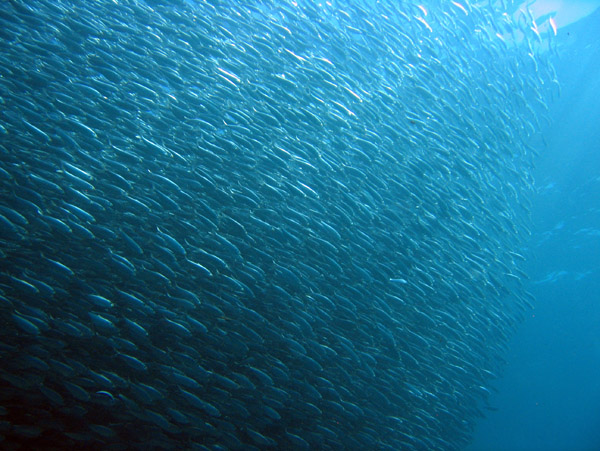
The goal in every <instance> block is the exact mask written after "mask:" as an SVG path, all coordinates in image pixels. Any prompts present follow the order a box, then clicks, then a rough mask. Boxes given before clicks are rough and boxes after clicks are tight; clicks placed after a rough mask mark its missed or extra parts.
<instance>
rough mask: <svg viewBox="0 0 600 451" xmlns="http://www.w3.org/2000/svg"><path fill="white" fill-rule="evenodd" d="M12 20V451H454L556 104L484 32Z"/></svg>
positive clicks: (512, 288)
mask: <svg viewBox="0 0 600 451" xmlns="http://www.w3.org/2000/svg"><path fill="white" fill-rule="evenodd" d="M333 3H334V5H333V6H332V5H331V4H330V3H322V4H320V3H319V4H318V3H316V2H312V1H298V2H291V1H290V2H288V1H281V0H277V1H272V2H270V1H268V0H264V1H258V2H254V1H244V2H239V4H238V2H233V1H229V2H225V1H223V2H221V1H214V2H207V1H164V2H163V1H150V0H147V1H141V0H139V1H135V0H114V1H101V0H96V1H91V0H90V1H88V0H86V1H84V0H81V1H68V0H28V1H25V0H23V1H16V0H15V1H9V2H7V1H4V2H2V6H1V7H0V39H1V42H0V44H1V45H0V86H1V89H0V95H1V98H0V102H1V104H2V109H1V110H0V118H1V119H0V120H1V123H0V124H1V125H0V140H1V141H0V153H1V161H0V164H1V165H0V190H1V198H0V244H1V254H0V257H1V262H2V264H1V271H0V293H1V296H0V301H1V302H0V304H1V309H0V337H1V338H0V351H1V362H2V364H1V367H0V406H1V407H0V437H1V439H2V440H3V444H2V446H3V447H4V448H6V449H19V448H22V449H43V448H57V449H71V448H72V449H102V450H108V449H112V450H117V449H137V448H140V449H142V448H143V449H248V450H249V449H267V448H279V449H288V450H291V449H309V448H312V449H342V448H346V449H390V450H391V449H393V450H400V449H459V448H461V447H462V446H464V445H465V444H466V443H468V441H469V437H470V434H471V432H472V428H473V424H474V421H475V420H476V419H477V417H478V416H480V415H481V411H480V408H481V407H482V403H483V402H484V399H485V397H486V394H487V393H488V389H489V384H490V380H491V379H492V378H493V377H494V373H496V372H497V370H498V362H499V360H501V355H502V353H503V352H504V347H505V344H506V342H507V339H508V337H509V336H510V334H511V332H512V330H513V327H514V325H515V324H516V323H517V322H518V321H519V319H520V318H521V317H522V316H523V315H524V312H525V311H526V309H527V305H528V304H529V300H528V295H527V294H526V293H525V292H524V290H523V287H522V282H521V279H522V276H523V275H522V273H521V272H520V271H519V268H518V266H519V260H521V259H522V258H523V257H522V256H521V254H520V250H521V247H522V245H523V242H524V239H525V238H526V237H527V235H528V233H529V232H528V204H527V202H528V196H529V194H530V192H531V190H532V180H531V176H530V170H531V168H532V162H533V159H534V157H533V155H532V151H531V149H529V148H528V147H527V144H526V143H527V139H528V138H529V137H530V136H531V135H532V134H533V133H534V132H535V131H536V128H537V127H538V122H539V121H540V119H541V118H543V117H544V116H543V114H544V108H545V102H546V98H547V97H548V95H549V93H550V92H551V90H552V89H554V88H553V86H554V84H555V83H554V81H555V80H554V76H553V73H552V68H551V66H550V65H549V64H548V63H547V58H546V57H545V56H544V53H542V51H541V48H542V44H544V42H546V41H544V40H543V39H545V38H544V36H539V32H538V31H537V29H536V28H535V27H532V26H531V24H526V23H516V24H513V23H512V22H511V18H510V17H511V16H510V15H508V14H504V15H503V14H502V13H503V11H502V10H501V9H498V8H495V7H494V6H493V5H489V4H487V3H486V4H485V5H483V4H471V5H469V4H468V3H466V2H464V1H461V2H460V3H458V2H450V1H448V2H446V1H444V2H441V1H440V2H434V4H432V5H429V6H425V7H424V6H417V5H416V4H414V3H412V2H402V1H390V2H359V1H356V2H354V1H339V2H338V1H336V2H333Z"/></svg>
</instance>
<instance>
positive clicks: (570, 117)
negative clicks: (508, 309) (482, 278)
mask: <svg viewBox="0 0 600 451" xmlns="http://www.w3.org/2000/svg"><path fill="white" fill-rule="evenodd" d="M599 25H600V11H597V12H596V13H595V14H593V15H592V16H590V17H588V18H586V19H583V20H582V21H580V22H578V23H575V24H573V25H572V26H569V27H566V28H564V29H562V30H560V31H559V33H560V34H559V39H560V42H561V45H560V46H559V58H558V59H557V61H556V63H555V65H556V71H557V75H558V77H559V80H560V83H561V87H562V94H561V97H560V99H558V100H557V101H555V102H554V104H552V105H551V121H550V124H549V125H548V126H547V128H546V130H545V131H544V132H543V136H544V142H540V143H538V144H536V147H537V148H538V149H539V151H540V156H539V158H538V160H537V168H536V172H535V178H536V185H537V194H536V196H535V198H534V202H533V211H532V215H533V220H534V229H533V234H532V239H531V254H532V255H533V259H532V260H531V261H530V262H529V263H528V267H529V274H530V277H531V279H530V281H529V288H530V291H531V292H532V293H533V294H534V295H535V297H536V303H535V310H534V311H533V312H532V313H531V314H530V315H529V317H528V319H527V320H526V321H525V323H524V324H523V325H522V326H521V327H520V329H519V331H518V333H517V334H516V335H515V336H514V337H513V340H512V342H511V345H510V352H509V354H508V355H507V362H508V363H507V367H506V371H505V373H504V374H503V377H501V378H500V379H499V380H498V381H497V383H496V384H495V387H496V389H497V391H496V392H495V393H494V394H493V395H492V396H491V397H490V400H489V402H490V408H491V409H492V410H487V411H486V416H487V418H486V419H485V420H482V421H481V423H480V424H479V425H478V427H477V430H476V435H475V439H474V441H473V443H472V445H471V446H470V447H468V449H469V450H473V451H475V450H498V451H500V450H512V451H518V450H523V451H525V450H557V451H558V450H574V451H575V450H577V451H578V450H590V451H591V450H598V449H600V377H599V376H600V334H599V331H600V302H599V301H600V202H599V201H600V119H599V118H600V105H599V103H598V97H599V96H600V45H599V42H600V33H599V32H600V27H599Z"/></svg>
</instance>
